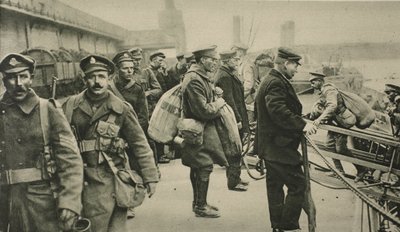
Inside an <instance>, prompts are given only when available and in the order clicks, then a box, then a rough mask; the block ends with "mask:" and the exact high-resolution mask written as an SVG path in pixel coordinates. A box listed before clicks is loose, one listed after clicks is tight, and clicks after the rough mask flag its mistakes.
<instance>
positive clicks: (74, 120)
mask: <svg viewBox="0 0 400 232" xmlns="http://www.w3.org/2000/svg"><path fill="white" fill-rule="evenodd" d="M108 94H109V95H108V97H106V98H105V99H104V101H103V103H102V104H101V105H100V106H99V107H98V108H97V110H96V111H95V112H94V111H93V110H92V108H91V106H90V104H89V101H88V97H87V96H86V94H85V91H84V92H82V93H80V94H79V95H77V96H74V97H71V98H70V99H68V100H67V102H66V103H64V105H63V108H64V111H66V114H67V118H68V114H69V113H67V112H68V111H69V110H67V107H68V105H69V103H68V102H69V101H73V102H72V104H71V105H72V106H73V113H72V117H71V125H72V126H74V127H75V128H76V131H77V134H78V137H79V139H78V140H79V141H80V140H93V139H96V138H97V137H98V136H99V132H98V129H96V128H97V125H98V123H99V121H107V119H108V117H109V116H110V115H111V114H113V115H115V116H116V118H115V125H117V126H119V128H120V129H119V132H118V133H117V134H115V133H112V132H111V134H113V135H115V136H118V137H120V138H122V139H124V140H125V142H126V143H127V144H128V146H129V149H130V151H129V152H127V155H128V156H129V157H128V158H129V159H130V160H131V159H134V160H135V162H137V163H138V165H139V167H140V170H138V171H139V172H140V173H141V175H142V177H143V181H144V183H149V182H157V181H158V173H157V169H156V166H155V162H154V158H153V152H152V150H151V149H150V146H149V144H148V142H147V139H146V137H145V135H144V132H143V130H142V128H141V127H140V125H139V122H138V119H137V117H136V116H135V115H134V111H133V110H132V107H130V106H129V105H127V104H126V103H124V102H123V101H122V100H120V99H119V98H118V97H116V96H115V95H114V94H113V93H111V92H108ZM109 129H110V127H109ZM109 129H107V130H109ZM100 130H101V129H100ZM108 155H109V156H111V158H112V159H113V161H114V163H115V164H116V166H117V167H120V165H121V164H123V163H124V162H123V160H121V157H119V156H115V155H114V156H113V155H112V154H108ZM82 159H83V162H84V166H85V168H84V181H85V185H84V188H83V196H82V198H83V199H82V201H83V216H85V217H87V218H89V219H90V220H91V221H92V231H96V232H111V231H124V229H125V226H126V225H125V222H126V209H121V208H118V207H117V206H116V202H115V199H114V191H115V189H114V174H113V173H112V172H111V171H110V169H109V167H108V164H107V162H105V161H104V159H101V156H100V152H99V151H98V150H93V151H88V152H82ZM124 210H125V211H124ZM116 212H118V214H116ZM122 212H124V213H122ZM115 215H118V216H115ZM111 225H113V226H114V228H111V227H110V226H111ZM117 227H118V228H119V229H118V230H116V228H117Z"/></svg>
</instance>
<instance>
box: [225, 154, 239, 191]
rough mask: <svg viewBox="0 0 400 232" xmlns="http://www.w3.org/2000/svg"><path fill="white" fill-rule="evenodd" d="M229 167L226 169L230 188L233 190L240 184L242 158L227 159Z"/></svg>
mask: <svg viewBox="0 0 400 232" xmlns="http://www.w3.org/2000/svg"><path fill="white" fill-rule="evenodd" d="M226 159H227V160H228V163H229V167H226V178H227V179H228V188H229V189H233V188H235V187H236V185H238V184H239V183H240V180H241V179H240V173H241V171H242V170H241V157H240V155H237V156H233V157H226Z"/></svg>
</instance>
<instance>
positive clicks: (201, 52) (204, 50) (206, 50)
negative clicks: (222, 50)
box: [192, 45, 218, 59]
mask: <svg viewBox="0 0 400 232" xmlns="http://www.w3.org/2000/svg"><path fill="white" fill-rule="evenodd" d="M216 48H217V45H211V46H204V47H200V48H197V49H196V50H194V51H193V52H192V53H193V55H194V57H197V58H200V57H203V56H206V57H211V58H214V59H218V54H217V51H216V50H215V49H216Z"/></svg>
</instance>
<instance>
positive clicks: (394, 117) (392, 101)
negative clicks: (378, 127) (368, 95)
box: [385, 84, 400, 136]
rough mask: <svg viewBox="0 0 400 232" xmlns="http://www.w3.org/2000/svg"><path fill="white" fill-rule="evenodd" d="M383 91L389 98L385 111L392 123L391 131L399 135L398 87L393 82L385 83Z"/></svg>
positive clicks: (399, 91) (399, 100)
mask: <svg viewBox="0 0 400 232" xmlns="http://www.w3.org/2000/svg"><path fill="white" fill-rule="evenodd" d="M385 93H386V96H387V98H388V99H389V104H388V106H387V107H386V112H387V113H388V115H389V117H390V121H391V122H392V125H393V129H394V130H393V133H394V135H395V136H399V133H400V87H399V86H397V85H394V84H386V85H385Z"/></svg>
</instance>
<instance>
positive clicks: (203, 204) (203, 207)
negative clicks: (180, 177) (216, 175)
mask: <svg viewBox="0 0 400 232" xmlns="http://www.w3.org/2000/svg"><path fill="white" fill-rule="evenodd" d="M196 184H197V186H196V188H197V200H196V205H195V208H194V213H195V215H196V217H205V218H218V217H220V214H219V212H218V211H217V210H215V208H212V207H210V206H209V205H208V204H207V192H208V184H209V181H202V180H199V178H197V181H196Z"/></svg>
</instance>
